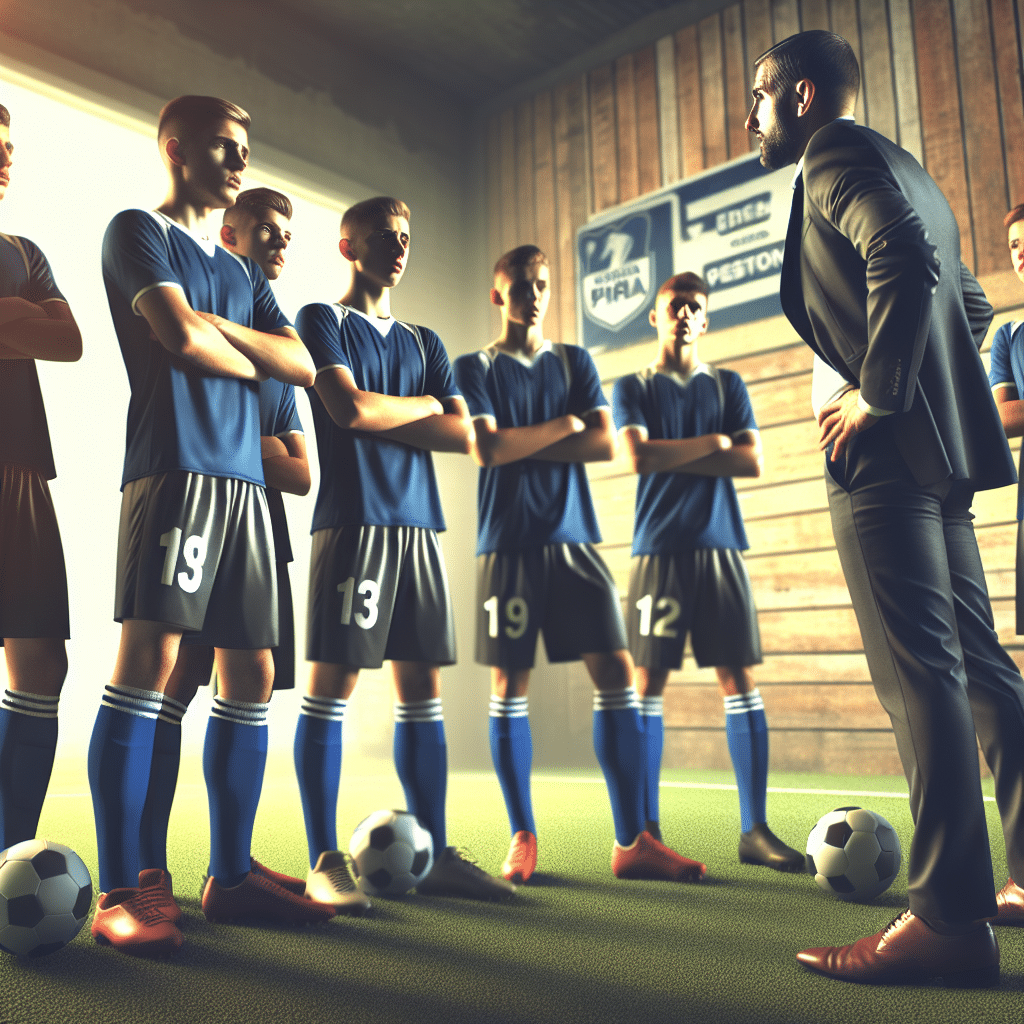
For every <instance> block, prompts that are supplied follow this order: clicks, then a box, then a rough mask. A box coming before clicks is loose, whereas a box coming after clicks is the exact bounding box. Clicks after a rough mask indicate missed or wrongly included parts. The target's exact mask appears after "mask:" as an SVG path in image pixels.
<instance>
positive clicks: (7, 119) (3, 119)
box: [0, 103, 11, 128]
mask: <svg viewBox="0 0 1024 1024" xmlns="http://www.w3.org/2000/svg"><path fill="white" fill-rule="evenodd" d="M0 124H2V125H3V126H4V127H5V128H10V127H11V112H10V111H9V110H8V109H7V108H6V107H5V106H4V105H3V104H2V103H0Z"/></svg>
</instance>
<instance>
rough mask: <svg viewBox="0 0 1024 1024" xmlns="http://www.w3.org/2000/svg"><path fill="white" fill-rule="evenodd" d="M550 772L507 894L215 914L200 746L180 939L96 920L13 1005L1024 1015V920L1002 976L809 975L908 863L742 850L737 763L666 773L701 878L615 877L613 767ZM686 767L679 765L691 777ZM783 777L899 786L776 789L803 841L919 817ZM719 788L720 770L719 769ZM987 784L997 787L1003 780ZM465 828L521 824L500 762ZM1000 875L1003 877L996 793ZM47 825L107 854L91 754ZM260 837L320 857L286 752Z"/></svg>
mask: <svg viewBox="0 0 1024 1024" xmlns="http://www.w3.org/2000/svg"><path fill="white" fill-rule="evenodd" d="M346 769H347V774H346V777H345V778H344V779H343V791H342V799H341V804H340V807H339V834H340V835H344V836H346V837H347V836H348V834H350V832H351V830H352V828H353V827H354V826H355V825H356V824H357V822H358V821H359V820H360V819H361V818H362V817H363V816H364V815H365V814H367V813H368V812H370V811H371V810H374V809H376V808H378V807H392V806H395V807H401V806H403V801H402V796H401V789H400V787H399V785H398V783H397V781H396V780H395V778H394V774H393V772H392V770H391V769H390V768H389V767H388V766H386V765H380V766H367V765H357V766H355V767H353V768H351V769H349V766H346ZM583 775H586V773H579V774H574V773H571V772H560V773H552V772H538V775H537V778H536V779H535V782H534V801H535V805H536V811H537V820H538V828H539V831H540V837H541V838H540V870H539V873H538V874H537V875H536V876H535V877H534V880H533V881H532V882H531V883H530V884H529V885H526V886H523V887H521V888H520V889H519V891H518V892H517V893H516V895H515V896H514V897H513V898H512V900H511V901H510V902H508V903H506V904H489V903H477V902H472V901H468V900H454V899H436V898H435V899H427V898H416V897H412V898H408V899H405V900H399V901H383V900H378V901H376V903H375V908H376V913H375V916H373V917H370V918H364V919H355V920H350V919H345V918H336V919H335V920H334V921H332V922H331V923H329V924H327V925H324V926H319V927H312V928H306V929H297V930H291V929H267V928H255V927H241V926H231V925H210V924H207V922H206V921H205V919H204V918H203V916H202V913H201V912H200V909H199V899H198V897H199V885H200V879H201V877H202V875H203V873H204V870H205V867H206V856H207V843H208V830H207V820H206V799H205V789H204V787H203V785H202V780H201V774H200V771H199V767H198V764H197V763H196V759H195V758H189V757H186V758H185V761H184V763H183V767H182V779H181V785H180V787H179V792H178V798H177V800H176V803H175V808H174V814H173V817H172V822H171V840H170V850H171V854H170V867H171V870H172V872H173V874H174V880H175V890H176V892H177V893H178V894H179V895H180V897H181V899H180V902H181V904H182V906H183V909H184V910H185V914H186V921H185V925H184V930H185V937H186V945H185V948H184V949H183V950H182V951H181V953H180V954H178V955H177V956H176V957H175V958H174V959H172V960H165V961H148V960H141V959H136V958H132V957H127V956H124V955H122V954H119V953H116V952H114V951H112V950H110V949H105V948H101V947H99V946H97V945H96V944H95V943H94V942H93V941H92V939H91V938H90V936H89V932H88V926H86V927H85V928H84V929H83V930H82V932H81V933H80V935H79V936H78V938H77V939H76V940H75V941H74V942H73V943H72V944H71V945H70V946H68V947H67V948H66V949H64V950H61V951H60V952H58V953H56V954H53V955H52V956H50V957H47V958H43V959H41V960H37V961H25V962H22V961H17V960H15V959H13V958H11V957H6V956H0V1024H108V1022H109V1024H151V1022H153V1024H155V1022H160V1024H171V1022H178V1021H183V1022H196V1024H207V1022H210V1024H212V1022H232V1024H250V1022H253V1024H255V1022H273V1024H289V1022H292V1021H294V1022H302V1024H311V1022H320V1021H325V1022H335V1021H337V1022H348V1021H352V1022H358V1024H378V1022H404V1024H417V1022H421V1021H439V1022H451V1024H462V1022H466V1024H469V1022H474V1024H489V1022H509V1024H511V1022H516V1024H519V1022H522V1024H533V1022H543V1024H548V1022H550V1024H577V1022H579V1024H583V1022H606V1021H607V1022H632V1021H637V1022H644V1024H658V1022H677V1021H678V1022H687V1024H689V1022H694V1024H697V1022H703V1021H722V1022H738V1024H739V1022H748V1021H749V1022H758V1024H761V1022H764V1024H768V1022H786V1024H798V1022H804V1021H807V1022H811V1021H813V1022H822V1024H825V1022H836V1024H853V1022H858V1021H868V1022H883V1021H900V1022H901V1024H914V1022H918V1021H941V1022H943V1024H956V1022H961V1021H963V1022H968V1021H970V1022H971V1024H975V1022H978V1021H985V1022H986V1024H988V1022H992V1024H996V1022H1003V1021H1006V1022H1010V1021H1012V1022H1014V1024H1018V1022H1020V1021H1021V1019H1022V1018H1024V930H1020V931H1015V930H1012V929H1009V930H1008V929H1004V930H1001V931H1000V932H999V936H1000V940H1001V946H1002V951H1003V960H1002V984H1001V986H1000V988H999V989H996V990H990V991H989V990H986V991H978V992H963V991H953V990H947V989H944V988H942V987H940V986H938V985H933V986H928V987H923V988H912V989H897V988H890V987H864V986H857V985H849V984H843V983H839V982H834V981H830V980H828V979H824V978H820V977H817V976H814V975H811V974H809V973H807V972H806V971H804V970H803V969H801V968H799V967H798V966H797V964H796V961H795V959H794V954H795V952H796V951H797V950H798V949H801V948H803V947H805V946H811V945H824V944H835V943H841V942H849V941H853V940H854V939H856V938H859V937H860V936H862V935H865V934H869V933H871V932H874V931H877V930H879V929H880V928H882V927H883V926H884V925H885V924H886V923H887V922H888V921H889V919H890V918H892V917H894V916H895V915H896V914H897V913H898V912H899V911H900V910H901V909H902V908H904V907H905V906H906V870H905V864H904V869H903V871H902V872H901V875H900V877H899V878H898V879H897V881H896V883H895V885H894V886H893V887H892V888H891V889H890V890H889V891H888V892H887V893H885V894H883V896H882V897H880V898H879V899H878V900H877V901H876V902H875V903H874V904H871V905H867V906H860V905H851V904H844V903H841V902H838V901H836V900H834V899H831V898H829V897H827V896H826V895H824V894H823V893H821V892H820V891H819V890H818V888H817V887H816V885H815V884H814V882H813V880H812V879H811V878H810V877H808V876H806V875H802V876H792V875H780V874H777V873H775V872H772V871H769V870H767V869H764V868H749V867H741V866H740V865H739V864H738V862H737V859H736V843H737V840H738V831H739V815H738V811H737V804H736V794H735V792H733V791H730V790H728V789H724V788H717V787H723V786H728V785H729V784H730V782H731V779H730V777H729V776H728V774H726V773H720V772H680V771H668V772H666V773H665V782H666V783H670V784H671V785H666V786H665V787H664V788H663V789H662V791H661V803H662V822H663V828H664V832H665V838H666V841H667V842H669V843H670V845H673V846H675V847H676V848H677V849H679V850H680V851H681V852H682V853H685V854H687V855H688V856H691V857H696V858H699V859H701V860H703V861H705V862H706V863H707V865H708V881H707V882H706V883H704V884H702V885H674V884H669V883H656V882H618V881H616V880H615V879H614V878H613V877H612V876H611V873H610V870H609V854H610V850H611V843H612V830H611V815H610V812H609V810H608V805H607V799H606V796H605V791H604V787H603V785H602V784H601V783H600V782H599V780H598V779H597V777H596V775H590V776H589V778H581V776H583ZM679 783H682V784H683V785H681V786H680V785H676V784H679ZM771 783H772V786H773V787H774V788H779V789H787V788H788V789H811V790H814V789H820V790H870V791H877V792H891V793H893V794H896V795H895V796H893V797H885V796H877V797H870V798H860V799H851V798H849V797H846V796H831V795H828V794H800V793H772V794H771V795H770V796H769V805H768V807H769V821H770V823H771V825H772V827H773V828H774V829H775V831H776V832H777V833H778V834H779V835H780V836H782V837H783V838H785V839H786V840H788V841H789V842H790V843H791V844H792V845H794V846H798V847H801V848H802V846H803V842H804V841H805V839H806V835H807V832H808V831H809V830H810V828H811V826H812V825H813V824H814V822H815V821H816V820H817V818H818V817H819V816H820V815H821V814H823V813H825V812H826V811H828V810H831V809H832V808H833V807H835V806H840V805H843V804H849V803H860V804H863V805H865V806H869V807H871V808H872V809H873V810H876V811H878V812H879V813H881V814H883V815H884V816H885V817H886V818H888V819H889V820H890V821H891V822H892V824H893V825H894V826H895V827H896V829H897V831H898V832H899V834H900V836H901V838H902V839H903V841H904V844H905V845H906V843H908V842H909V838H910V834H911V823H910V815H909V809H908V806H907V801H906V799H905V796H904V795H903V794H904V788H903V782H902V780H901V779H893V778H888V777H878V776H866V777H860V778H853V777H843V778H836V777H830V776H811V775H794V774H781V773H778V774H775V775H774V776H773V777H772V779H771ZM708 787H712V788H708ZM987 791H988V792H989V793H990V792H991V789H990V787H989V789H988V790H987ZM448 807H449V815H448V817H449V838H450V841H452V842H454V843H457V844H460V845H464V846H466V847H467V848H468V849H469V850H470V851H472V852H473V853H474V854H475V855H476V857H477V858H478V859H479V861H480V862H481V864H482V865H483V866H484V867H486V868H488V869H489V870H492V871H494V870H497V869H498V867H499V865H500V863H501V861H502V859H503V857H504V854H505V851H506V848H507V843H508V827H507V823H506V820H505V815H504V809H503V806H502V803H501V797H500V793H499V790H498V786H497V783H496V781H495V780H494V778H493V776H491V775H490V774H487V773H474V774H458V773H455V774H453V775H452V777H451V780H450V783H449V800H448ZM988 808H989V823H990V829H991V841H992V848H993V854H994V857H995V867H996V879H997V885H1001V884H1002V882H1003V880H1004V879H1005V870H1006V868H1005V859H1004V854H1003V848H1002V841H1001V834H1000V831H999V825H998V818H997V817H996V815H995V812H994V807H993V805H991V804H989V805H988ZM40 835H41V836H43V837H45V838H51V839H56V840H58V841H60V842H64V843H67V844H68V845H70V846H72V847H74V848H75V849H76V850H77V851H78V852H79V853H80V854H81V855H82V856H83V858H84V859H85V861H86V863H87V864H88V865H89V868H90V870H91V871H93V872H94V877H95V869H96V853H95V849H96V847H95V838H94V834H93V830H92V814H91V805H90V801H89V797H88V788H87V786H86V784H85V775H84V766H83V765H82V764H81V763H80V762H71V763H68V762H64V763H60V764H59V765H58V768H57V770H56V772H55V775H54V780H53V784H52V786H51V796H50V798H49V799H48V802H47V806H46V808H45V810H44V814H43V821H42V823H41V826H40ZM253 850H254V853H255V855H256V856H257V857H258V858H259V859H261V860H263V861H265V862H266V863H268V864H270V865H271V866H273V867H275V868H277V869H279V870H283V871H288V872H290V873H293V874H304V872H305V868H306V858H305V842H304V838H303V829H302V814H301V809H300V807H299V803H298V796H297V790H296V786H295V781H294V773H293V771H292V768H291V765H290V759H289V758H288V756H287V755H285V754H275V755H274V756H272V758H271V761H270V764H269V766H268V772H267V781H266V784H265V787H264V793H263V800H262V803H261V805H260V812H259V817H258V819H257V823H256V835H255V840H254V846H253Z"/></svg>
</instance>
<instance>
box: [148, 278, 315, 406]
mask: <svg viewBox="0 0 1024 1024" xmlns="http://www.w3.org/2000/svg"><path fill="white" fill-rule="evenodd" d="M136 308H137V309H138V311H139V312H140V313H141V314H142V315H143V316H144V317H145V318H146V321H147V323H148V324H149V326H150V330H151V331H152V332H153V336H154V337H155V338H156V340H157V341H159V342H160V344H161V345H163V347H164V348H165V349H167V351H168V352H170V353H171V354H172V355H174V356H177V357H178V358H179V359H181V360H182V361H184V362H186V363H189V364H191V365H192V366H194V367H196V368H197V369H199V370H202V371H203V372H204V373H209V374H215V375H217V376H221V377H237V378H240V379H241V380H265V379H266V378H267V377H273V378H274V379H275V380H280V381H283V382H284V383H286V384H295V385H297V386H298V387H304V388H305V387H309V386H310V385H311V384H312V383H313V361H312V359H310V357H309V353H308V352H307V351H306V348H305V346H304V345H303V344H302V342H301V341H300V340H299V336H298V334H296V333H295V331H294V330H293V329H292V328H291V327H282V328H280V330H277V331H272V332H270V333H266V332H264V331H254V330H252V329H251V328H249V327H243V326H242V325H241V324H235V323H232V322H231V321H230V320H225V319H224V318H223V317H219V316H216V315H215V314H213V313H202V312H199V311H196V310H194V309H192V307H191V306H190V305H189V304H188V302H187V301H186V300H185V296H184V294H183V293H182V292H181V291H180V290H179V289H178V288H172V287H160V288H153V289H152V290H151V291H148V292H146V293H145V294H144V295H143V296H141V298H139V300H138V302H137V304H136Z"/></svg>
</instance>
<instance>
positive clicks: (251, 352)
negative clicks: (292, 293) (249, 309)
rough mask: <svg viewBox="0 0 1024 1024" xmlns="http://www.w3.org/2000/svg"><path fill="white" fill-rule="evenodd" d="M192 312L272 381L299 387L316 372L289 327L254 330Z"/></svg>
mask: <svg viewBox="0 0 1024 1024" xmlns="http://www.w3.org/2000/svg"><path fill="white" fill-rule="evenodd" d="M196 315H197V316H200V317H202V318H203V319H204V320H205V321H206V322H207V323H208V324H211V325H212V326H214V327H216V328H217V330H218V331H220V333H221V334H222V335H223V336H224V337H225V338H226V339H227V341H228V342H229V343H230V344H231V345H233V346H234V347H235V348H236V349H238V351H239V352H241V353H242V355H244V356H245V357H246V359H248V360H249V361H250V362H251V363H252V364H253V365H254V366H256V367H257V368H258V369H260V370H263V372H264V373H266V374H267V375H268V376H270V377H273V378H274V380H279V381H283V382H284V383H285V384H294V385H295V386H296V387H300V388H308V387H311V386H312V384H313V379H314V377H315V375H316V371H315V369H314V367H313V360H312V359H311V358H310V355H309V352H307V351H306V346H305V345H303V344H302V339H301V338H299V336H298V334H297V333H296V332H295V329H294V328H293V327H282V328H281V329H280V330H277V331H270V332H266V331H254V330H253V329H252V328H251V327H244V326H242V325H241V324H235V323H232V322H231V321H230V320H225V319H224V318H223V317H222V316H217V315H216V314H214V313H203V312H197V313H196Z"/></svg>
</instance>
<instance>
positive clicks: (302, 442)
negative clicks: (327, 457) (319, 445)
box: [260, 433, 309, 495]
mask: <svg viewBox="0 0 1024 1024" xmlns="http://www.w3.org/2000/svg"><path fill="white" fill-rule="evenodd" d="M260 457H261V458H262V459H263V477H264V479H265V480H266V483H267V486H268V487H274V488H276V489H277V490H279V491H287V492H288V493H289V494H298V495H303V494H308V493H309V460H308V459H307V458H306V438H305V437H304V436H303V435H302V434H295V433H293V434H285V435H284V436H283V437H273V436H271V435H269V434H263V435H262V436H261V437H260Z"/></svg>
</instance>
